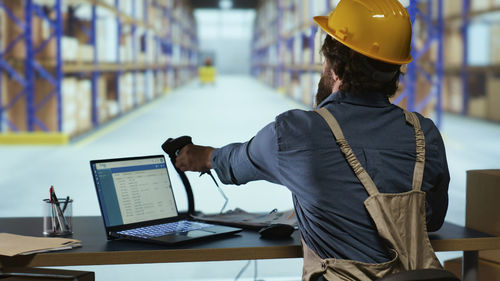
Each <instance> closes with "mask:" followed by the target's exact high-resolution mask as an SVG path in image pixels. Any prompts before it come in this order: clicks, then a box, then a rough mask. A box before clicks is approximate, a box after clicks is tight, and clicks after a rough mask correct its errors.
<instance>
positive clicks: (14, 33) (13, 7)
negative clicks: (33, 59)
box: [3, 1, 26, 60]
mask: <svg viewBox="0 0 500 281" xmlns="http://www.w3.org/2000/svg"><path fill="white" fill-rule="evenodd" d="M23 4H24V1H3V5H5V6H6V7H7V8H8V9H9V10H10V11H11V12H12V14H13V15H14V16H15V17H17V19H19V20H20V21H21V22H24V19H25V9H24V5H23ZM3 18H4V23H5V25H4V26H5V27H4V32H5V35H4V39H5V40H4V41H5V46H7V45H8V44H9V42H13V41H14V40H15V39H16V38H17V37H18V36H19V35H21V34H23V33H24V30H23V29H22V28H21V27H19V26H18V25H17V24H15V22H14V21H12V19H11V18H10V17H8V16H7V15H4V17H3ZM4 58H5V59H19V60H23V59H25V58H26V44H25V42H24V40H20V41H19V42H17V43H16V45H15V47H14V48H12V49H11V51H10V52H9V53H7V54H5V55H4Z"/></svg>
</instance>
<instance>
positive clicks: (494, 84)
mask: <svg viewBox="0 0 500 281" xmlns="http://www.w3.org/2000/svg"><path fill="white" fill-rule="evenodd" d="M498 89H500V77H499V76H493V75H491V76H489V77H488V79H487V86H486V91H487V99H488V101H487V104H488V107H487V111H488V119H490V120H493V121H500V110H499V108H500V93H499V92H498Z"/></svg>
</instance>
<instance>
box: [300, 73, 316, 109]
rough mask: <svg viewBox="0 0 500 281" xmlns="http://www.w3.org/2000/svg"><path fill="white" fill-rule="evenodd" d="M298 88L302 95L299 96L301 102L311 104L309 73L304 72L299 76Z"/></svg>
mask: <svg viewBox="0 0 500 281" xmlns="http://www.w3.org/2000/svg"><path fill="white" fill-rule="evenodd" d="M300 88H301V92H302V97H301V100H302V102H303V103H304V104H306V105H312V104H313V98H312V93H311V88H312V80H311V73H308V72H306V73H304V74H302V75H301V76H300Z"/></svg>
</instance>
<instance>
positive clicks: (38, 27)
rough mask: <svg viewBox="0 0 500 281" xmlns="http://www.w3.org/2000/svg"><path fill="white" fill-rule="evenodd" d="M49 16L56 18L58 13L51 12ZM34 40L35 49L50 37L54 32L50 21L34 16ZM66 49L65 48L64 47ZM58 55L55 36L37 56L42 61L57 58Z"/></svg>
mask: <svg viewBox="0 0 500 281" xmlns="http://www.w3.org/2000/svg"><path fill="white" fill-rule="evenodd" d="M48 17H49V18H51V19H55V17H56V14H55V12H52V13H49V15H48ZM32 21H33V22H32V42H33V46H34V48H35V49H38V48H39V47H41V46H42V44H44V42H45V41H46V40H48V39H49V38H50V35H51V34H52V32H53V30H52V28H51V26H50V24H49V22H48V21H46V20H44V19H42V18H40V17H38V16H34V17H33V18H32ZM62 49H63V50H64V48H62ZM56 56H57V41H56V39H55V37H54V38H52V39H50V41H48V42H47V43H46V44H45V46H44V47H43V49H41V50H40V52H39V53H38V54H36V58H37V59H38V60H41V61H44V60H45V61H47V60H55V59H56Z"/></svg>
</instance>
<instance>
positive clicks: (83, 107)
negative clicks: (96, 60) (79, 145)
mask: <svg viewBox="0 0 500 281" xmlns="http://www.w3.org/2000/svg"><path fill="white" fill-rule="evenodd" d="M102 86H103V85H101V87H102ZM76 103H77V105H78V112H77V116H76V123H77V133H78V134H81V133H83V132H86V131H88V130H90V129H91V128H92V127H93V124H92V82H91V81H90V80H80V81H79V82H78V94H77V101H76Z"/></svg>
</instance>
